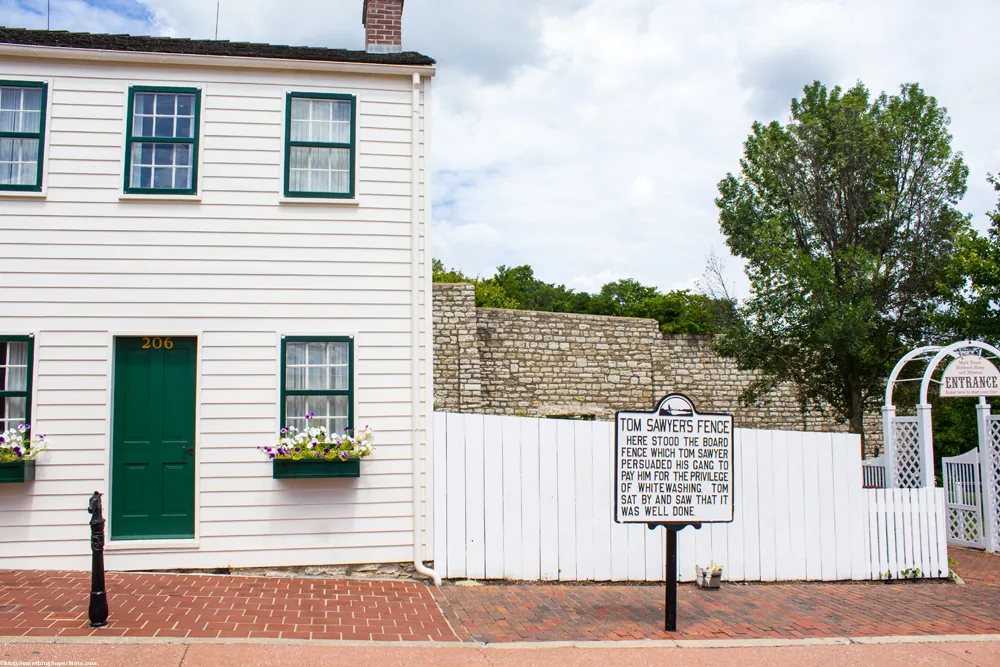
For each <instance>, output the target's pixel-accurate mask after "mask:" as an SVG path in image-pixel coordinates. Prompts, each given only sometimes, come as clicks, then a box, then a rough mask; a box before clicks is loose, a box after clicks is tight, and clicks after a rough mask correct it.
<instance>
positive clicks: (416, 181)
mask: <svg viewBox="0 0 1000 667" xmlns="http://www.w3.org/2000/svg"><path fill="white" fill-rule="evenodd" d="M410 138H411V142H410V263H411V266H410V269H411V280H410V314H411V318H410V387H411V391H410V403H411V405H410V412H411V422H410V431H411V436H412V439H413V444H412V448H413V449H412V459H413V460H412V461H411V463H412V465H413V470H412V474H413V567H414V568H416V570H417V572H418V573H420V574H422V575H424V576H425V577H431V578H432V579H433V580H434V584H435V585H436V586H440V585H441V575H440V574H438V573H437V572H435V571H434V570H432V569H430V568H429V567H427V566H426V565H424V561H423V548H422V547H423V541H422V540H421V535H420V532H421V531H420V527H421V526H420V519H421V511H420V509H421V502H420V446H421V437H420V435H421V430H420V75H419V74H416V73H415V74H414V75H413V114H412V120H411V128H410ZM427 298H428V299H429V298H430V295H427ZM429 327H430V324H429V323H428V330H429ZM428 381H429V378H428ZM428 419H430V416H428Z"/></svg>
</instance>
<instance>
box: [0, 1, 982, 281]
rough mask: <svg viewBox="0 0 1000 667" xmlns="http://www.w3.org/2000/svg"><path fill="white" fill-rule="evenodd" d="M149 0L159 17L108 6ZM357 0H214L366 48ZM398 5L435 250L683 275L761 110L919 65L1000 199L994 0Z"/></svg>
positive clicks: (171, 23)
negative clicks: (409, 55) (428, 149)
mask: <svg viewBox="0 0 1000 667" xmlns="http://www.w3.org/2000/svg"><path fill="white" fill-rule="evenodd" d="M140 1H141V2H143V3H144V4H145V5H146V6H148V8H149V10H150V13H151V14H150V15H151V17H152V18H150V19H149V20H148V21H147V22H143V21H141V20H139V19H137V18H135V13H134V12H133V13H131V15H132V16H133V17H132V18H128V17H122V16H120V15H118V14H115V13H114V12H113V11H111V9H109V7H114V6H116V5H117V6H119V7H121V6H124V5H126V4H128V3H132V4H135V3H137V2H140ZM39 2H40V0H0V13H2V14H3V16H4V17H5V18H4V21H5V22H7V23H9V24H11V25H25V26H29V25H30V26H31V27H39V24H38V18H39V17H38V14H37V11H34V12H32V11H29V10H27V9H25V7H28V8H34V9H37V7H36V6H35V5H38V3H39ZM32 3H34V4H32ZM58 5H59V6H60V7H63V8H64V9H65V8H69V9H67V10H66V11H67V12H68V13H66V14H64V15H61V16H66V17H70V16H72V17H73V18H72V21H74V22H75V23H74V25H65V24H58V25H57V26H55V27H60V28H73V29H85V30H99V29H103V30H105V31H111V32H114V31H120V30H123V29H128V30H133V31H136V32H142V31H146V32H149V31H152V32H162V33H164V34H172V35H178V36H185V37H202V38H203V37H211V35H212V33H213V31H214V22H215V3H213V2H210V1H209V0H89V1H87V2H85V1H84V0H65V2H60V3H58ZM60 11H64V10H60ZM360 13H361V0H335V1H333V2H330V1H329V0H323V1H321V0H239V2H236V0H222V15H221V26H220V37H221V38H224V39H232V40H243V41H270V42H274V43H290V44H310V45H318V46H337V47H346V48H361V47H362V40H363V30H362V28H361V16H360ZM7 17H12V18H10V19H8V18H7ZM404 22H405V23H404V37H403V39H404V46H405V47H406V48H409V49H415V50H420V51H423V52H425V53H427V54H429V55H431V56H434V57H436V58H438V59H439V74H438V77H437V80H436V83H435V85H436V96H435V100H436V109H435V116H434V123H435V137H436V145H435V156H434V162H435V166H436V168H437V172H436V173H435V183H434V191H435V195H436V201H435V206H436V222H437V223H438V226H437V229H436V233H435V236H434V240H435V244H436V245H435V248H434V253H435V255H437V256H439V257H441V259H443V260H444V261H445V263H446V264H448V265H452V266H456V267H458V268H460V269H462V270H463V271H465V272H466V273H471V274H477V273H478V274H483V275H489V274H491V273H492V272H493V270H494V268H495V267H496V266H497V265H499V264H507V265H518V264H531V265H532V266H533V267H534V268H535V273H536V275H538V276H539V277H540V278H542V279H544V280H547V281H550V282H559V283H568V284H570V285H571V286H573V287H576V288H578V289H588V290H593V289H596V288H597V287H599V286H600V285H599V284H598V281H601V280H604V279H605V278H606V277H607V278H608V279H617V278H620V277H634V278H636V279H638V280H641V281H643V282H645V283H652V284H656V285H658V286H660V287H661V288H664V289H670V288H675V287H686V286H690V285H691V284H692V281H693V280H695V279H697V278H698V277H699V276H700V275H701V273H702V270H703V267H704V264H705V257H706V256H707V255H708V253H709V252H710V250H711V249H712V248H713V247H714V248H716V249H717V250H720V249H723V248H724V247H725V245H724V239H723V238H722V236H721V235H720V234H719V231H718V225H717V212H716V208H715V205H714V199H715V197H716V195H717V192H716V184H717V183H718V181H719V180H720V179H721V178H722V177H723V176H724V175H725V173H726V172H727V171H732V170H736V169H737V168H738V160H739V157H740V155H741V152H742V143H743V141H744V139H745V138H746V135H747V133H748V132H749V130H750V125H751V123H752V122H753V121H754V120H770V119H772V118H778V119H780V120H785V119H786V117H787V114H788V105H789V101H790V99H791V97H793V96H795V95H797V94H798V93H799V92H800V91H801V89H802V86H803V85H805V84H807V83H809V82H811V81H812V80H813V79H820V80H822V81H824V82H825V83H827V84H828V85H834V84H841V85H845V86H849V85H852V84H853V83H854V82H856V81H857V80H862V81H864V82H865V84H867V85H868V87H869V88H870V89H871V90H872V91H873V92H874V93H878V92H879V91H882V90H886V91H888V92H895V91H896V90H897V89H898V86H899V84H900V83H903V82H908V81H917V82H919V83H920V84H921V85H922V86H923V87H924V89H925V90H927V91H928V92H929V93H931V94H933V95H935V96H937V98H938V99H939V100H940V102H941V103H942V104H944V105H945V106H947V107H948V109H949V111H950V114H951V116H952V118H953V120H954V123H953V125H952V131H953V134H954V135H955V140H954V146H955V148H956V149H957V150H962V151H964V152H965V156H966V160H967V162H968V163H969V166H970V168H971V171H972V174H971V176H970V179H969V195H968V196H967V198H966V200H965V202H964V203H963V210H966V211H968V212H971V213H973V214H974V215H975V220H976V221H977V226H979V227H981V228H982V227H983V226H984V225H985V218H984V216H983V212H984V211H986V210H988V209H990V208H992V206H993V205H994V204H995V202H996V198H995V195H994V193H993V191H992V189H991V188H990V187H989V186H988V185H987V184H986V183H985V180H984V179H985V175H986V172H987V171H998V170H1000V126H998V124H997V123H996V121H995V118H994V115H995V111H994V110H995V109H996V108H998V106H1000V90H998V89H997V87H996V86H994V85H992V81H993V79H994V78H995V72H994V69H995V66H994V63H996V62H997V61H998V60H1000V44H998V42H997V40H995V39H994V36H993V32H994V28H993V27H994V26H995V25H997V24H998V22H1000V4H998V3H995V2H990V1H989V0H955V1H953V2H951V3H941V2H936V1H934V0H882V1H881V2H877V3H875V2H870V1H868V0H757V1H756V2H753V3H748V2H745V1H737V0H700V1H699V2H664V1H663V0H505V1H504V2H468V0H407V3H406V11H405V16H404ZM42 25H44V22H43V23H42ZM102 27H103V28H102ZM972 45H975V52H974V53H973V51H972V50H971V49H972ZM729 266H730V267H732V268H731V269H730V271H731V275H732V277H736V276H738V275H739V268H738V267H739V266H740V264H739V263H738V262H736V261H732V260H731V261H730V262H729ZM736 283H737V289H738V291H739V292H740V293H743V294H745V293H746V288H745V281H743V280H742V278H740V279H739V280H736Z"/></svg>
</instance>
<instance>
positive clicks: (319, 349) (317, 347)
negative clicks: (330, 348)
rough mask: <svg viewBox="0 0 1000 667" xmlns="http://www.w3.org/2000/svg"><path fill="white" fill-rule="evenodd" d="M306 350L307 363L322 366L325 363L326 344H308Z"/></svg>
mask: <svg viewBox="0 0 1000 667" xmlns="http://www.w3.org/2000/svg"><path fill="white" fill-rule="evenodd" d="M306 349H307V359H308V361H307V363H309V364H310V365H311V364H322V363H323V362H325V361H326V343H309V346H308V348H306Z"/></svg>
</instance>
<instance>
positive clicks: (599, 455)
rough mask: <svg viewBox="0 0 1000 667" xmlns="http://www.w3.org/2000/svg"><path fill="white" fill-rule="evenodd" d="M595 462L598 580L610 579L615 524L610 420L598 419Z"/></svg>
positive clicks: (596, 572)
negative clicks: (613, 524) (599, 420)
mask: <svg viewBox="0 0 1000 667" xmlns="http://www.w3.org/2000/svg"><path fill="white" fill-rule="evenodd" d="M593 438H594V465H593V468H592V470H591V472H592V475H591V480H590V488H591V494H592V496H593V499H594V580H595V581H610V580H611V579H612V565H611V540H612V538H611V525H612V523H613V522H614V520H615V519H614V514H615V511H614V506H613V503H614V491H615V490H614V489H613V488H612V485H611V484H608V480H609V479H613V474H614V462H613V461H612V458H614V434H613V433H612V430H611V424H610V423H608V422H594V433H593Z"/></svg>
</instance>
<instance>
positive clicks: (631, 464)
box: [615, 394, 734, 524]
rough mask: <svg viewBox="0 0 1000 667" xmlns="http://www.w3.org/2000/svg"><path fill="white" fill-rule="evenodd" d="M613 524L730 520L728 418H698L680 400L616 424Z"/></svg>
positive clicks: (622, 415)
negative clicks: (615, 522) (614, 522)
mask: <svg viewBox="0 0 1000 667" xmlns="http://www.w3.org/2000/svg"><path fill="white" fill-rule="evenodd" d="M615 422H616V424H615V426H616V428H615V521H617V522H618V523H647V524H664V523H680V524H701V523H728V522H730V521H732V520H733V479H734V470H733V417H732V415H725V414H701V413H699V412H697V410H695V407H694V405H693V404H692V402H691V401H690V400H689V399H688V398H687V397H686V396H684V395H682V394H671V395H669V396H667V397H666V398H664V399H663V400H662V401H660V403H659V405H658V406H657V408H656V410H654V411H653V412H619V413H618V415H617V418H616V420H615Z"/></svg>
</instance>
